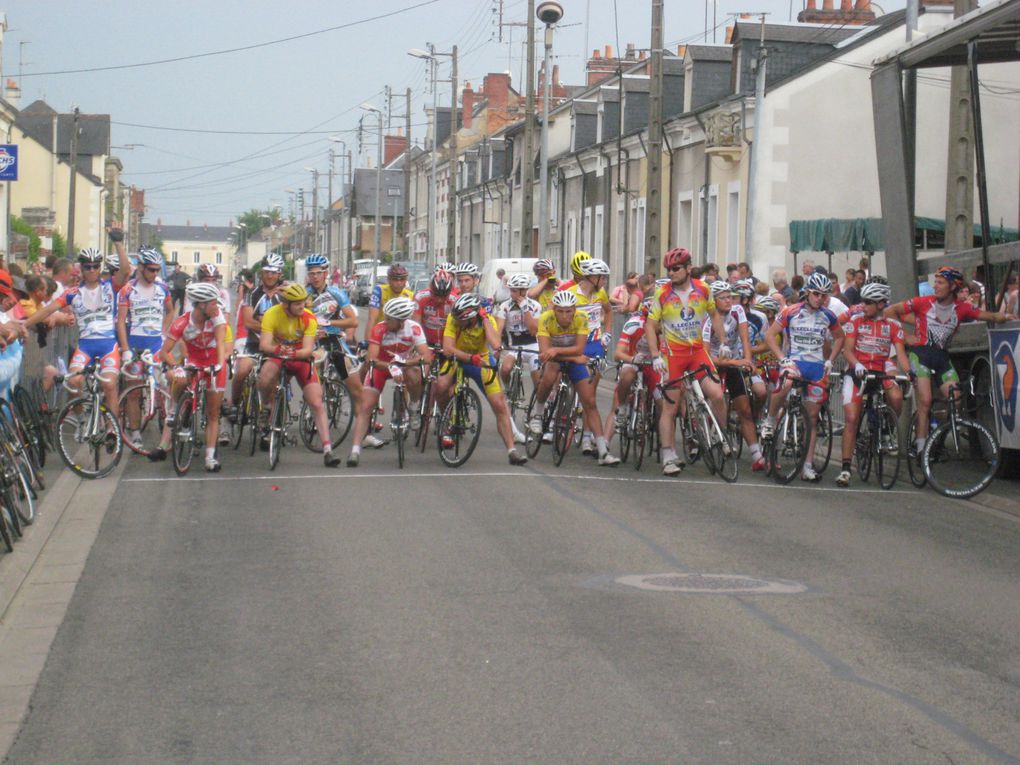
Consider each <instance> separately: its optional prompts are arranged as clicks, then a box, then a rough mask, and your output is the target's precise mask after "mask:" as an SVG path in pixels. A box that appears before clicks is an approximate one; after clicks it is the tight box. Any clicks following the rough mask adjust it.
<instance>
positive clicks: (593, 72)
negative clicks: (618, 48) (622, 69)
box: [554, 45, 617, 87]
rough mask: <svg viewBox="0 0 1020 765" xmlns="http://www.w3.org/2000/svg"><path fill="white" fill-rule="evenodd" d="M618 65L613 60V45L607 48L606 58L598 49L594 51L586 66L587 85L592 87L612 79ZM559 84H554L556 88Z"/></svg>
mask: <svg viewBox="0 0 1020 765" xmlns="http://www.w3.org/2000/svg"><path fill="white" fill-rule="evenodd" d="M616 65H617V62H616V61H615V60H614V59H613V46H612V45H607V46H606V48H605V56H603V55H602V53H601V52H600V51H599V50H598V49H597V48H596V49H595V50H593V51H592V54H591V58H590V59H588V63H587V64H586V65H585V74H586V78H585V80H586V81H585V84H586V85H587V86H588V87H591V86H592V85H595V84H596V83H599V82H602V81H603V80H606V79H608V78H610V77H612V76H613V75H614V74H615V73H616ZM554 71H555V70H554ZM557 84H558V81H557V82H555V83H554V86H555V85H557Z"/></svg>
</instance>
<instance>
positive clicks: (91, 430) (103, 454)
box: [56, 361, 124, 479]
mask: <svg viewBox="0 0 1020 765" xmlns="http://www.w3.org/2000/svg"><path fill="white" fill-rule="evenodd" d="M76 374H77V375H78V376H80V377H81V378H82V381H83V382H82V394H81V395H80V396H78V397H77V398H73V399H71V400H70V401H68V402H67V403H66V404H65V405H64V407H63V408H62V409H61V410H60V413H59V414H58V415H57V423H56V430H57V451H58V453H59V454H60V458H61V459H62V460H63V461H64V464H65V465H67V466H68V467H69V468H70V469H71V471H72V472H73V473H74V474H75V475H78V476H80V477H82V478H89V479H94V478H102V477H103V476H106V475H109V474H110V473H111V472H112V471H113V469H114V468H115V467H117V464H118V463H119V462H120V457H121V454H123V452H124V439H123V436H122V435H121V432H120V425H118V424H117V418H116V417H115V416H114V414H113V412H111V411H110V410H109V409H107V407H106V404H105V403H104V400H103V387H102V383H101V382H100V379H99V373H98V371H97V369H96V362H95V361H91V362H89V363H88V364H87V365H86V366H85V368H84V369H83V370H82V371H81V372H80V373H76ZM58 382H63V379H62V378H60V379H58Z"/></svg>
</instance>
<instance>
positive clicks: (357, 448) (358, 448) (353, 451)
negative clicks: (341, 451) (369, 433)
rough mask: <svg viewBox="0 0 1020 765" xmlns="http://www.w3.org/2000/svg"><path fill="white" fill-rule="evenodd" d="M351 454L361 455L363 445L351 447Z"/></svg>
mask: <svg viewBox="0 0 1020 765" xmlns="http://www.w3.org/2000/svg"><path fill="white" fill-rule="evenodd" d="M351 454H361V444H358V445H356V446H352V447H351Z"/></svg>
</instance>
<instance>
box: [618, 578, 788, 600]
mask: <svg viewBox="0 0 1020 765" xmlns="http://www.w3.org/2000/svg"><path fill="white" fill-rule="evenodd" d="M616 581H617V583H619V584H625V585H627V586H628V587H637V588H638V589H641V590H654V591H656V592H710V593H716V594H719V595H730V594H734V593H753V594H758V593H760V594H767V595H789V594H793V593H797V592H805V591H807V587H806V586H804V585H803V584H800V583H799V582H788V581H785V580H782V579H755V578H754V577H750V576H741V575H740V574H675V573H669V574H631V575H629V576H621V577H618V578H617V580H616Z"/></svg>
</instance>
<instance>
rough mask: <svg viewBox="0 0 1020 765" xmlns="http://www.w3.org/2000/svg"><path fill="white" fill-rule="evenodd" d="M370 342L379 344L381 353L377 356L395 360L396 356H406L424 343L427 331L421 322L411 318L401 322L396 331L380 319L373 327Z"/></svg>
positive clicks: (385, 360)
mask: <svg viewBox="0 0 1020 765" xmlns="http://www.w3.org/2000/svg"><path fill="white" fill-rule="evenodd" d="M368 344H369V345H378V346H379V355H378V356H377V357H376V358H377V359H378V360H379V361H381V362H383V363H386V362H389V361H393V357H394V356H406V355H407V354H408V353H410V352H411V351H412V350H413V349H414V348H416V347H418V346H420V345H424V344H425V332H424V331H423V330H422V328H421V324H419V323H418V322H416V321H411V320H410V319H407V320H406V321H405V322H404V323H403V324H401V325H400V329H398V330H397V331H396V332H392V331H390V330H389V329H387V327H386V322H385V321H380V322H379V323H378V324H376V325H375V326H374V327H372V334H371V335H369V337H368Z"/></svg>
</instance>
